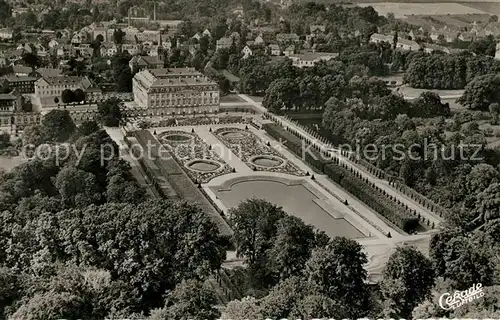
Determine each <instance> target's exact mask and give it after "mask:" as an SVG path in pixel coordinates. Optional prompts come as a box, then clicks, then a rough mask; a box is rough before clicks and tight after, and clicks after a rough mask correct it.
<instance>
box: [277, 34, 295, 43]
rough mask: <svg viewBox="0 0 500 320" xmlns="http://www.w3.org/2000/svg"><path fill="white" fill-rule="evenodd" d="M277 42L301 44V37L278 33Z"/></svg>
mask: <svg viewBox="0 0 500 320" xmlns="http://www.w3.org/2000/svg"><path fill="white" fill-rule="evenodd" d="M276 41H278V42H287V41H290V42H299V41H300V37H299V35H298V34H296V33H278V34H277V35H276Z"/></svg>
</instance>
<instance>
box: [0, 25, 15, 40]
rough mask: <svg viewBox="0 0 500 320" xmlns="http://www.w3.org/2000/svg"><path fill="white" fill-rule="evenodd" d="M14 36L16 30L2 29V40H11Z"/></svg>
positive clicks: (0, 31) (0, 36)
mask: <svg viewBox="0 0 500 320" xmlns="http://www.w3.org/2000/svg"><path fill="white" fill-rule="evenodd" d="M13 37H14V31H12V29H9V28H2V29H0V40H11V39H12V38H13Z"/></svg>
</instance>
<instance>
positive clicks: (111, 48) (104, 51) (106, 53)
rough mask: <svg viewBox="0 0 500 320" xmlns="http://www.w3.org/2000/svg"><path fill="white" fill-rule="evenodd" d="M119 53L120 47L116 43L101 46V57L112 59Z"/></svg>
mask: <svg viewBox="0 0 500 320" xmlns="http://www.w3.org/2000/svg"><path fill="white" fill-rule="evenodd" d="M117 52H118V47H117V46H116V44H114V43H102V44H101V56H102V57H112V56H114V55H115V54H116V53H117Z"/></svg>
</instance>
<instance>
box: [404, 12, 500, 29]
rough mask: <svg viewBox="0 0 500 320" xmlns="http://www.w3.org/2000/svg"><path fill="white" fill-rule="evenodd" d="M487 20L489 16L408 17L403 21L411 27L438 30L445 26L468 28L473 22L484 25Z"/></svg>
mask: <svg viewBox="0 0 500 320" xmlns="http://www.w3.org/2000/svg"><path fill="white" fill-rule="evenodd" d="M489 19H490V15H489V14H453V15H409V16H406V18H405V21H406V22H408V23H410V24H413V25H418V26H422V27H428V28H432V27H435V28H436V29H440V28H443V27H445V26H448V27H453V28H465V27H469V26H470V25H471V24H472V23H473V22H474V21H476V22H478V23H486V22H488V20H489Z"/></svg>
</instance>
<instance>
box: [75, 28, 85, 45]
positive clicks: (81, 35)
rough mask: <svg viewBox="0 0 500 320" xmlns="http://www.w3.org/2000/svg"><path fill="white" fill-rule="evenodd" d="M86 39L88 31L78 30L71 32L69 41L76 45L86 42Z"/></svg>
mask: <svg viewBox="0 0 500 320" xmlns="http://www.w3.org/2000/svg"><path fill="white" fill-rule="evenodd" d="M87 40H88V33H86V32H84V31H79V32H75V33H74V34H73V37H72V38H71V43H72V44H77V45H78V44H81V43H85V42H87Z"/></svg>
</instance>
